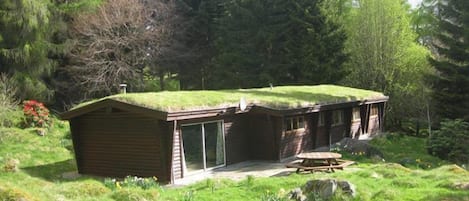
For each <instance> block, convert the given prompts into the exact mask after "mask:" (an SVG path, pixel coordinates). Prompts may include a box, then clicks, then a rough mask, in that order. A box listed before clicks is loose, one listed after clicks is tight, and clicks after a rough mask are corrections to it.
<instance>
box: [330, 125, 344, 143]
mask: <svg viewBox="0 0 469 201" xmlns="http://www.w3.org/2000/svg"><path fill="white" fill-rule="evenodd" d="M345 128H346V126H345V124H340V125H336V126H332V127H331V130H330V132H331V144H334V143H336V142H339V141H340V140H342V139H343V138H344V137H345ZM328 146H329V145H328Z"/></svg>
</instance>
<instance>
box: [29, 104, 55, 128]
mask: <svg viewBox="0 0 469 201" xmlns="http://www.w3.org/2000/svg"><path fill="white" fill-rule="evenodd" d="M23 113H24V116H25V123H26V126H28V127H33V128H48V127H49V126H50V124H51V119H50V117H49V110H48V109H47V108H46V107H45V106H44V104H43V103H41V102H38V101H35V100H26V101H23Z"/></svg>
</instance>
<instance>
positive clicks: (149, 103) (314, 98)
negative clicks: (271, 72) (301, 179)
mask: <svg viewBox="0 0 469 201" xmlns="http://www.w3.org/2000/svg"><path fill="white" fill-rule="evenodd" d="M384 97H385V96H384V95H383V94H382V93H379V92H374V91H369V90H363V89H355V88H350V87H342V86H335V85H316V86H279V87H274V88H273V89H271V88H256V89H238V90H218V91H203V90H202V91H164V92H150V93H128V94H117V95H113V96H109V97H105V98H103V99H99V100H94V101H89V102H86V103H83V104H80V105H78V106H77V107H75V108H74V109H76V108H79V107H83V106H85V105H88V104H91V103H94V102H97V101H100V100H104V99H113V100H118V101H122V102H126V103H130V104H135V105H138V106H142V107H147V108H150V109H155V110H159V111H167V112H176V111H182V110H197V109H209V108H221V107H236V106H237V105H238V103H239V101H240V99H241V98H244V99H245V100H246V103H247V104H248V105H257V106H263V107H267V108H272V109H291V108H300V107H310V106H314V105H315V104H325V103H339V102H346V101H354V100H365V99H377V98H384Z"/></svg>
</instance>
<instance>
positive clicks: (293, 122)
mask: <svg viewBox="0 0 469 201" xmlns="http://www.w3.org/2000/svg"><path fill="white" fill-rule="evenodd" d="M283 126H284V128H283V130H284V131H285V132H287V133H288V132H296V131H304V130H305V128H306V121H305V117H304V116H291V117H285V118H284V121H283Z"/></svg>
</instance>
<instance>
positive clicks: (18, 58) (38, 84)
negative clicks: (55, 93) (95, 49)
mask: <svg viewBox="0 0 469 201" xmlns="http://www.w3.org/2000/svg"><path fill="white" fill-rule="evenodd" d="M51 7H53V6H52V2H51V1H50V0H35V1H24V0H3V1H1V2H0V13H1V15H0V67H1V68H0V72H1V73H8V74H9V75H11V76H12V77H13V78H14V79H15V80H16V81H17V86H18V88H19V89H20V90H21V93H18V94H17V95H18V96H19V97H20V98H22V99H24V98H35V99H40V100H42V101H50V100H51V99H50V97H51V95H52V91H51V90H50V89H49V88H48V87H47V86H46V83H45V82H46V80H45V79H44V78H46V77H48V76H50V75H51V72H52V70H53V68H54V67H55V62H54V61H53V60H52V59H51V58H50V57H49V56H50V54H52V53H53V52H54V51H55V48H56V47H55V44H53V43H52V42H51V41H50V37H51V35H52V34H53V33H54V31H53V30H51V29H52V25H51V24H52V22H53V21H54V19H53V17H54V13H53V11H52V10H51Z"/></svg>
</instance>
